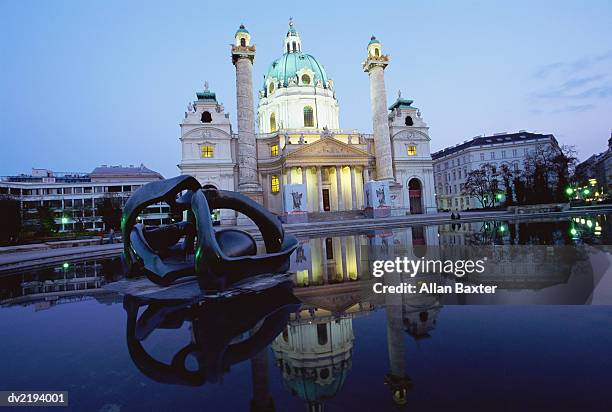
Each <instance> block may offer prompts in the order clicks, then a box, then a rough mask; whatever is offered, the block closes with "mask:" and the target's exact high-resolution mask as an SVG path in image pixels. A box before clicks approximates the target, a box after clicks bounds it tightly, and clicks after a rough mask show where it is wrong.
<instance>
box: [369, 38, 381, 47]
mask: <svg viewBox="0 0 612 412" xmlns="http://www.w3.org/2000/svg"><path fill="white" fill-rule="evenodd" d="M375 43H378V44H380V42H379V41H378V39H377V38H376V37H375V36H372V37H371V38H370V42H369V43H368V46H369V45H370V44H375Z"/></svg>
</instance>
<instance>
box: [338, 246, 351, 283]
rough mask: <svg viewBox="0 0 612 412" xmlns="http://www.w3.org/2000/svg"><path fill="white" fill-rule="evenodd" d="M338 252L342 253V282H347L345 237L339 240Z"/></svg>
mask: <svg viewBox="0 0 612 412" xmlns="http://www.w3.org/2000/svg"><path fill="white" fill-rule="evenodd" d="M340 250H341V253H342V281H346V280H348V278H349V277H348V262H347V256H346V236H342V237H341V238H340Z"/></svg>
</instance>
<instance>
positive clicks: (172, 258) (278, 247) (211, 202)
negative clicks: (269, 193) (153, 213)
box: [121, 175, 298, 291]
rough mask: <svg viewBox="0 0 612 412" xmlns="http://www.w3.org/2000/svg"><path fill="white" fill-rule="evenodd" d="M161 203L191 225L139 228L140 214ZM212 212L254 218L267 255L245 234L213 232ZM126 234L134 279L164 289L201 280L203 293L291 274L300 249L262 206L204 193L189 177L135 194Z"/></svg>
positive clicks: (217, 193)
mask: <svg viewBox="0 0 612 412" xmlns="http://www.w3.org/2000/svg"><path fill="white" fill-rule="evenodd" d="M159 202H165V203H166V204H168V205H169V206H170V210H171V211H172V212H173V213H175V214H178V213H183V212H186V213H183V214H185V215H186V216H187V218H186V220H183V221H180V222H176V223H172V224H168V225H161V226H153V227H151V226H146V225H145V224H143V223H138V219H137V217H138V215H139V214H140V213H141V212H142V211H143V210H144V209H145V208H146V207H147V206H150V205H153V204H156V203H159ZM212 209H232V210H236V211H238V212H240V213H243V214H244V215H246V216H247V217H249V218H250V219H251V220H252V221H253V222H254V223H255V225H256V226H257V227H258V229H259V231H260V232H261V235H262V238H263V242H264V245H265V249H266V253H264V254H257V245H256V243H255V240H254V239H253V237H252V236H251V235H250V234H249V233H247V232H245V231H243V230H240V229H237V228H221V229H217V228H215V227H213V222H212V218H211V210H212ZM121 230H122V234H123V239H124V258H125V261H126V264H127V269H128V273H129V274H132V275H134V274H145V275H146V276H147V277H148V278H149V279H150V280H151V281H153V282H155V283H157V284H159V285H162V286H167V285H170V284H171V283H172V282H174V281H175V280H176V279H178V278H180V277H183V276H191V275H196V276H197V277H198V281H199V282H200V286H201V288H202V289H204V290H211V291H213V290H223V289H225V288H227V287H228V286H230V285H232V284H233V283H235V282H237V281H240V280H244V279H245V278H248V277H250V276H254V275H259V274H264V273H281V272H284V271H286V270H288V268H289V256H290V255H291V253H292V252H293V251H294V250H295V248H296V247H297V245H298V241H297V239H296V238H295V237H294V236H293V235H291V234H287V233H285V232H284V229H283V226H282V224H281V223H280V221H279V220H278V219H277V217H276V216H275V215H273V214H272V213H270V212H269V211H268V210H267V209H265V208H264V207H263V206H261V205H259V204H257V203H256V202H254V201H253V200H251V199H249V198H248V197H246V196H244V195H242V194H240V193H236V192H231V191H226V190H217V189H202V188H201V186H200V184H199V182H198V181H197V180H196V179H195V178H194V177H192V176H188V175H182V176H177V177H174V178H171V179H166V180H161V181H156V182H151V183H148V184H146V185H144V186H142V187H141V188H139V189H138V190H137V191H136V192H134V193H133V194H132V196H131V197H130V198H129V199H128V201H127V202H126V204H125V207H124V209H123V215H122V219H121ZM194 244H195V246H194Z"/></svg>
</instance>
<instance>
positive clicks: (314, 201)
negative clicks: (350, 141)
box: [283, 162, 366, 212]
mask: <svg viewBox="0 0 612 412" xmlns="http://www.w3.org/2000/svg"><path fill="white" fill-rule="evenodd" d="M324 163H325V162H320V163H319V164H312V165H308V166H306V165H301V166H297V165H289V166H286V167H285V173H284V176H283V177H284V181H285V182H286V183H285V184H303V185H305V187H306V193H307V203H308V209H307V210H308V212H338V211H348V210H361V209H363V184H364V180H363V176H364V174H363V171H364V170H365V168H366V166H365V165H363V164H345V165H336V164H324Z"/></svg>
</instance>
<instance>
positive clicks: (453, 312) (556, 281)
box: [0, 216, 612, 411]
mask: <svg viewBox="0 0 612 412" xmlns="http://www.w3.org/2000/svg"><path fill="white" fill-rule="evenodd" d="M610 240H612V219H611V217H610V216H585V217H579V218H571V219H559V220H548V221H520V222H514V221H509V222H476V223H469V224H463V225H461V226H458V225H455V226H451V225H443V226H424V227H418V226H417V227H406V228H398V229H393V230H385V231H378V232H367V233H351V234H347V235H343V236H332V237H322V238H310V239H301V247H300V248H299V249H298V251H297V253H295V254H294V256H292V263H291V264H292V268H291V270H292V272H293V273H295V274H294V275H293V283H294V285H295V288H294V290H293V292H294V294H295V296H296V297H297V299H295V298H294V297H293V295H292V294H291V293H289V292H288V291H287V290H286V289H282V288H281V289H278V290H273V291H271V292H270V293H267V294H266V295H264V296H260V297H248V298H244V299H241V300H240V301H238V302H227V303H222V304H211V305H209V304H189V305H185V304H181V303H177V302H170V303H164V304H147V303H143V302H141V301H138V300H137V299H133V298H130V297H128V298H124V297H123V296H120V295H118V294H115V293H112V292H109V291H108V290H106V289H104V285H106V284H109V283H111V282H113V281H116V280H119V279H121V278H122V265H121V261H120V259H110V260H104V261H87V260H84V261H81V262H66V264H65V265H62V266H60V267H51V268H40V270H38V271H36V272H32V273H20V274H15V275H12V276H7V277H3V278H1V279H0V303H1V305H2V306H1V307H0V342H1V346H0V347H1V348H2V351H1V352H0V365H2V367H1V368H0V390H62V391H68V392H69V402H70V408H71V409H77V410H96V411H97V410H102V411H119V410H174V411H178V410H210V411H217V410H232V411H233V410H249V409H250V410H272V409H271V408H272V407H273V408H274V410H277V411H290V410H330V411H332V410H396V409H403V408H405V409H412V410H424V409H428V410H439V409H453V410H542V409H546V410H549V409H556V410H609V409H608V406H609V402H610V401H611V400H612V394H611V393H610V390H609V384H610V382H612V357H611V356H609V348H610V347H612V328H611V327H610V326H611V325H612V306H608V305H593V303H596V302H595V300H596V299H595V297H594V295H595V293H594V292H593V289H597V288H596V287H597V286H600V288H599V289H601V283H602V282H603V281H604V280H602V279H603V278H602V274H601V273H599V272H602V270H600V269H601V268H603V269H604V270H603V271H605V269H607V267H608V266H609V263H606V262H609V261H610V253H609V251H608V249H607V248H606V245H610V244H612V243H611V242H610ZM372 245H375V246H376V247H377V248H378V247H379V246H380V248H381V249H383V250H389V248H392V249H393V248H396V250H402V251H406V250H408V251H412V252H413V253H415V254H416V255H420V254H429V253H445V252H444V251H445V250H449V249H448V248H449V247H469V248H475V247H478V246H482V245H486V246H487V247H489V246H491V247H493V248H494V249H495V250H497V251H499V250H505V249H503V248H504V247H507V246H514V245H518V246H519V247H521V246H520V245H530V246H534V247H535V246H542V245H544V246H546V248H548V249H546V250H549V249H550V247H560V248H563V247H571V248H572V250H573V251H574V252H572V253H574V254H572V259H571V262H570V263H566V264H564V265H561V263H562V262H561V261H559V262H556V261H555V262H553V263H550V262H544V263H542V262H539V261H538V262H535V263H533V262H532V263H531V264H530V263H529V261H528V259H526V258H524V259H521V260H522V261H520V262H519V261H516V262H515V263H516V264H514V265H512V266H513V268H514V270H510V271H503V275H504V276H505V277H504V283H503V286H504V288H503V291H502V292H503V293H502V294H501V295H500V297H499V298H498V299H500V300H499V301H489V302H486V301H485V302H481V301H476V300H475V301H470V300H469V299H468V300H465V299H464V300H457V299H450V300H445V299H443V298H442V297H440V296H435V295H434V296H428V297H426V298H418V299H410V298H406V297H399V300H397V298H394V299H395V300H389V299H388V300H386V301H385V299H382V300H381V299H371V298H370V296H368V295H366V294H364V293H363V288H362V287H361V286H360V283H362V282H364V281H365V280H366V279H365V278H367V277H368V272H369V267H367V262H368V260H367V259H366V258H365V256H364V254H366V253H367V251H368V248H367V246H372ZM420 248H424V249H423V250H421V249H420ZM436 248H437V249H436ZM445 248H446V249H445ZM432 250H434V252H432ZM522 250H530V249H529V248H526V249H519V252H518V253H523V252H522ZM575 251H577V252H575ZM513 253H515V252H513ZM592 262H599V263H597V264H599V265H600V266H598V268H599V269H597V270H595V271H594V270H592V269H591V270H590V271H588V270H586V269H585V268H586V267H590V268H593V267H595V266H593V265H595V263H592ZM602 262H604V263H602ZM602 265H603V266H602ZM516 268H518V269H516ZM552 268H557V269H554V270H553V269H552ZM587 272H588V273H587ZM583 285H586V286H583ZM563 288H565V289H563ZM562 289H563V290H567V289H570V290H572V291H574V290H584V291H585V292H584V293H583V292H580V293H578V296H576V294H575V293H574V294H572V297H571V298H567V293H566V292H563V293H559V292H558V291H559V290H562ZM551 291H552V292H551ZM555 291H557V292H555ZM553 292H555V293H554V296H555V298H554V299H553V298H550V296H551V293H553ZM559 296H561V298H562V300H560V301H556V300H555V299H558V298H559ZM517 297H518V298H517ZM563 299H565V300H563ZM559 302H560V303H571V304H572V305H557V304H550V303H559ZM483 303H485V304H483ZM500 303H501V304H500ZM508 303H511V305H508ZM582 303H591V305H582Z"/></svg>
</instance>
